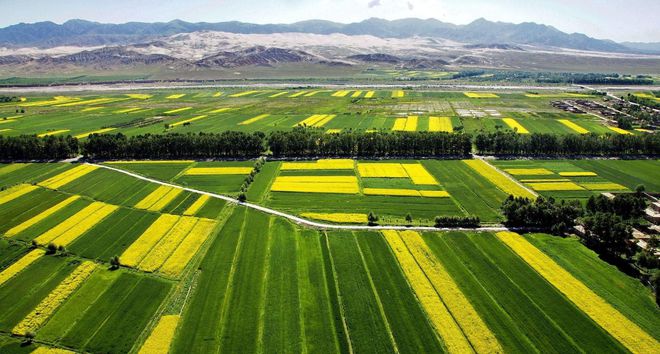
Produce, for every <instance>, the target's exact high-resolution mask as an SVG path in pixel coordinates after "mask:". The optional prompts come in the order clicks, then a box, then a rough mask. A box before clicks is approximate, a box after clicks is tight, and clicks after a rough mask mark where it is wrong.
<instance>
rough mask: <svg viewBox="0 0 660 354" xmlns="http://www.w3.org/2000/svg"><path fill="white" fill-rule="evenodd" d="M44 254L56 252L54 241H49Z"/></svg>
mask: <svg viewBox="0 0 660 354" xmlns="http://www.w3.org/2000/svg"><path fill="white" fill-rule="evenodd" d="M46 248H47V250H46V254H55V252H57V246H56V245H55V244H54V243H52V242H51V243H49V244H48V246H46Z"/></svg>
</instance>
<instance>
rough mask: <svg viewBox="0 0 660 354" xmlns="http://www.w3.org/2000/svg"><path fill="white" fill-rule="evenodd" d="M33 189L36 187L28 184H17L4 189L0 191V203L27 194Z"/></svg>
mask: <svg viewBox="0 0 660 354" xmlns="http://www.w3.org/2000/svg"><path fill="white" fill-rule="evenodd" d="M35 189H37V187H35V186H33V185H29V184H19V185H18V186H15V187H11V188H9V189H5V190H4V191H2V192H0V205H2V204H5V203H8V202H10V201H12V200H14V199H16V198H18V197H21V196H23V195H25V194H28V193H30V192H32V191H33V190H35Z"/></svg>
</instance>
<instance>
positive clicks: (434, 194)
mask: <svg viewBox="0 0 660 354" xmlns="http://www.w3.org/2000/svg"><path fill="white" fill-rule="evenodd" d="M419 194H420V195H421V196H422V197H425V198H449V192H447V191H419Z"/></svg>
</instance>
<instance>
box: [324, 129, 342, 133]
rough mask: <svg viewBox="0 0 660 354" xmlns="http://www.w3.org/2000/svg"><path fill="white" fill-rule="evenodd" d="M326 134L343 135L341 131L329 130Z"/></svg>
mask: <svg viewBox="0 0 660 354" xmlns="http://www.w3.org/2000/svg"><path fill="white" fill-rule="evenodd" d="M325 133H326V134H339V133H341V129H328V130H326V131H325Z"/></svg>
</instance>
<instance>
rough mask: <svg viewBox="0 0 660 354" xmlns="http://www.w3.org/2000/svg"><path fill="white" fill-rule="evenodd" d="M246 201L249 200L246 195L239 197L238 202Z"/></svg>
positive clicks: (242, 194)
mask: <svg viewBox="0 0 660 354" xmlns="http://www.w3.org/2000/svg"><path fill="white" fill-rule="evenodd" d="M246 200H247V196H246V195H245V193H241V194H239V195H238V201H239V202H241V203H245V201H246Z"/></svg>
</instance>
